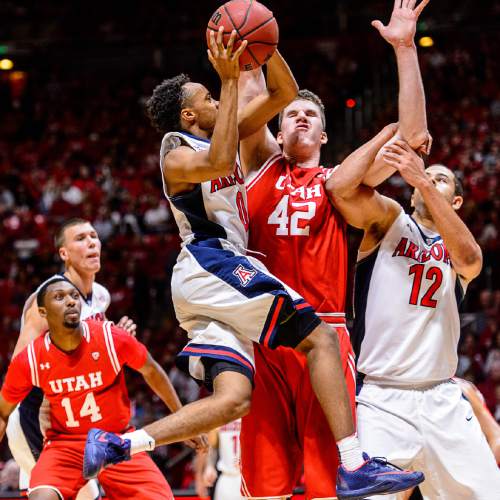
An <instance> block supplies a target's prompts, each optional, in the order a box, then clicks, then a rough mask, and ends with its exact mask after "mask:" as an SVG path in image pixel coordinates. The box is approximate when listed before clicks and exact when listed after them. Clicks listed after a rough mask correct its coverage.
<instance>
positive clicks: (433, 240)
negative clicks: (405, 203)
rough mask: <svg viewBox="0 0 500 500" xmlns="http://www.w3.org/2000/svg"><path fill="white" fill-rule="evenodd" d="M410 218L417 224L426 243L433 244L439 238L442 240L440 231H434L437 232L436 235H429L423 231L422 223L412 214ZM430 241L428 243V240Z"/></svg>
mask: <svg viewBox="0 0 500 500" xmlns="http://www.w3.org/2000/svg"><path fill="white" fill-rule="evenodd" d="M409 217H410V219H411V220H412V222H413V224H415V226H416V227H417V229H418V231H419V233H420V234H421V236H422V238H423V239H424V241H425V243H426V244H428V245H432V244H433V243H436V242H437V241H439V240H442V239H443V238H441V236H440V235H439V234H438V233H433V234H435V235H436V236H427V235H426V234H425V233H424V232H423V231H422V228H421V227H420V225H419V224H418V222H417V221H416V220H415V219H414V218H413V217H412V216H411V215H410V216H409ZM428 241H429V242H430V243H427V242H428Z"/></svg>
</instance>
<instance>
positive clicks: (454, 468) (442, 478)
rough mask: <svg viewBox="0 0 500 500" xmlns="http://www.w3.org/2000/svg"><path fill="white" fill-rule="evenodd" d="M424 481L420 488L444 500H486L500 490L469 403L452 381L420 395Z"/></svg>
mask: <svg viewBox="0 0 500 500" xmlns="http://www.w3.org/2000/svg"><path fill="white" fill-rule="evenodd" d="M422 414H423V415H424V416H427V417H425V418H423V419H422V430H423V435H424V438H425V452H426V454H425V461H426V464H427V467H428V472H426V478H427V480H426V481H425V483H423V484H422V486H421V490H422V494H423V496H424V498H428V497H429V495H430V494H431V495H433V496H434V497H435V496H438V497H439V498H442V499H444V500H448V499H449V500H451V499H456V498H474V499H477V500H482V499H484V500H486V499H491V498H494V497H495V495H497V494H498V492H500V471H499V469H498V466H497V464H496V461H495V458H494V456H493V453H492V452H491V449H490V447H489V446H488V443H487V441H486V438H485V437H484V434H483V433H482V431H481V427H480V425H479V422H478V421H477V419H476V417H475V416H474V413H473V410H472V407H471V406H470V403H469V402H468V401H466V400H465V399H464V398H463V397H462V392H461V390H460V387H459V386H458V385H457V384H455V383H454V382H448V383H444V384H441V385H439V386H437V387H435V388H434V389H431V390H429V391H425V392H424V393H423V397H422Z"/></svg>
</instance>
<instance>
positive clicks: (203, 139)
mask: <svg viewBox="0 0 500 500" xmlns="http://www.w3.org/2000/svg"><path fill="white" fill-rule="evenodd" d="M180 133H181V134H183V135H187V136H188V137H191V139H196V140H197V141H201V142H206V143H207V144H210V139H205V138H204V137H198V136H197V135H194V134H190V133H189V132H184V130H181V131H180Z"/></svg>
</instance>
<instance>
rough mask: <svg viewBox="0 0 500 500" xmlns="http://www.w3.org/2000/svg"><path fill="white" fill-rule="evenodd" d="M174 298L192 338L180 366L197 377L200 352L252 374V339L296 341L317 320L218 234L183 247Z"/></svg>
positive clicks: (273, 344)
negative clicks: (216, 236)
mask: <svg viewBox="0 0 500 500" xmlns="http://www.w3.org/2000/svg"><path fill="white" fill-rule="evenodd" d="M172 299H173V302H174V307H175V312H176V316H177V319H178V320H179V323H180V325H181V327H182V328H183V329H184V330H186V331H187V332H188V336H189V338H190V341H189V343H188V344H187V345H186V347H185V348H184V349H183V350H182V351H181V353H180V354H179V358H178V363H179V366H180V367H181V368H183V369H184V370H186V371H189V373H190V374H191V376H192V377H194V378H195V379H197V380H200V381H205V370H204V364H203V362H202V360H203V359H204V358H210V359H213V360H223V361H226V362H230V363H233V364H236V365H238V366H239V368H240V369H241V372H242V373H244V374H245V375H247V376H248V377H249V378H250V379H251V380H252V379H253V373H254V371H255V364H254V357H253V344H252V343H253V342H258V343H261V344H263V345H265V346H267V347H269V348H271V349H272V348H276V347H277V346H288V347H295V346H297V345H298V344H299V343H300V342H301V341H302V340H303V339H304V338H306V337H307V336H308V335H309V334H310V333H311V332H312V330H313V329H314V328H316V326H318V325H319V323H320V319H319V318H318V317H317V316H316V314H315V313H314V310H313V308H312V307H311V306H310V305H309V304H308V303H306V302H305V301H304V299H303V298H302V297H301V296H300V295H299V294H297V293H296V292H295V291H293V290H292V289H291V288H289V287H288V286H286V285H285V284H284V283H283V282H281V281H280V280H278V279H277V278H276V277H274V276H273V275H272V274H271V273H270V272H269V271H268V270H267V269H266V268H265V266H264V265H263V264H262V263H261V262H260V261H258V260H257V259H255V258H253V257H250V256H246V255H243V254H242V253H240V252H238V250H237V249H236V248H235V247H234V246H233V245H231V244H230V243H229V242H228V241H226V240H219V239H216V238H213V239H208V240H202V241H198V242H196V243H193V244H189V245H186V246H184V247H183V248H182V250H181V252H180V254H179V257H178V259H177V263H176V265H175V267H174V271H173V275H172Z"/></svg>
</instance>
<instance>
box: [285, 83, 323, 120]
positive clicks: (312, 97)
mask: <svg viewBox="0 0 500 500" xmlns="http://www.w3.org/2000/svg"><path fill="white" fill-rule="evenodd" d="M294 101H310V102H312V103H314V104H316V106H318V108H319V111H320V114H321V123H322V124H323V130H325V128H326V117H325V105H324V104H323V101H322V100H321V99H320V98H319V97H318V96H317V95H316V94H315V93H314V92H311V91H310V90H307V89H302V90H299V92H298V93H297V97H296V98H295V99H294ZM285 109H286V108H285ZM283 111H284V110H283ZM283 111H282V112H281V113H280V114H279V118H278V125H279V128H280V129H281V121H282V120H283Z"/></svg>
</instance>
